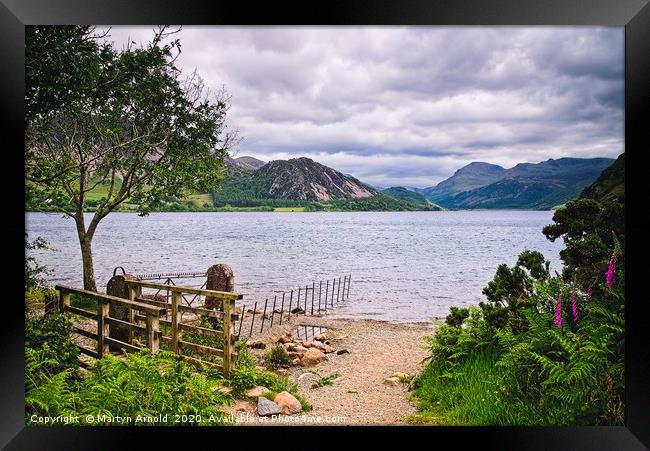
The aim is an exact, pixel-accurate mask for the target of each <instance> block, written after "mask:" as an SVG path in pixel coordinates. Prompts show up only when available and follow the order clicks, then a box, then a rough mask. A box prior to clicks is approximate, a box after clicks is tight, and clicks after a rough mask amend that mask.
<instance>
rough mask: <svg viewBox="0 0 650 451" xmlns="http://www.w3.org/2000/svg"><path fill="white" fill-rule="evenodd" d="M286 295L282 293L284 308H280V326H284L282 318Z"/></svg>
mask: <svg viewBox="0 0 650 451" xmlns="http://www.w3.org/2000/svg"><path fill="white" fill-rule="evenodd" d="M285 294H286V293H285V292H284V291H283V292H282V306H281V307H280V326H281V325H282V317H283V316H284V295H285Z"/></svg>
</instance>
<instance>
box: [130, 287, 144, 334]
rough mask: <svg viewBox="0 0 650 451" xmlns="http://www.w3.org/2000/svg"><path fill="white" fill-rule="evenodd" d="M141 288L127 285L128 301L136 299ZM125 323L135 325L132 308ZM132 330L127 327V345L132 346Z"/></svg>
mask: <svg viewBox="0 0 650 451" xmlns="http://www.w3.org/2000/svg"><path fill="white" fill-rule="evenodd" d="M141 292H142V287H139V286H132V285H129V301H134V300H135V298H136V297H138V296H140V294H141ZM127 321H128V322H130V323H131V324H135V312H134V311H133V309H132V308H129V309H128V314H127ZM133 338H134V329H133V327H129V344H133Z"/></svg>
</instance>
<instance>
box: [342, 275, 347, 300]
mask: <svg viewBox="0 0 650 451" xmlns="http://www.w3.org/2000/svg"><path fill="white" fill-rule="evenodd" d="M347 277H348V276H343V293H342V294H341V301H345V279H347Z"/></svg>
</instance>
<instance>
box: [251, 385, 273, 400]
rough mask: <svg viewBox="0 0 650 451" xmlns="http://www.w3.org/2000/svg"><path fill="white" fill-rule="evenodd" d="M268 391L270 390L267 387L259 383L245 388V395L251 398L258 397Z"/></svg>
mask: <svg viewBox="0 0 650 451" xmlns="http://www.w3.org/2000/svg"><path fill="white" fill-rule="evenodd" d="M270 391H271V390H269V389H268V388H266V387H262V386H261V385H258V386H257V387H253V388H250V389H248V390H246V397H248V398H252V399H254V398H259V397H260V396H264V395H265V394H267V393H268V392H270Z"/></svg>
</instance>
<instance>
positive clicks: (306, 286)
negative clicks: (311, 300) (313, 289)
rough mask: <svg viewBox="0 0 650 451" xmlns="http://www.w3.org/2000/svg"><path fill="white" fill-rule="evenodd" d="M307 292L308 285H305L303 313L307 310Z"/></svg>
mask: <svg viewBox="0 0 650 451" xmlns="http://www.w3.org/2000/svg"><path fill="white" fill-rule="evenodd" d="M308 294H309V285H305V315H306V314H307V312H308V311H309V310H307V295H308Z"/></svg>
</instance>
